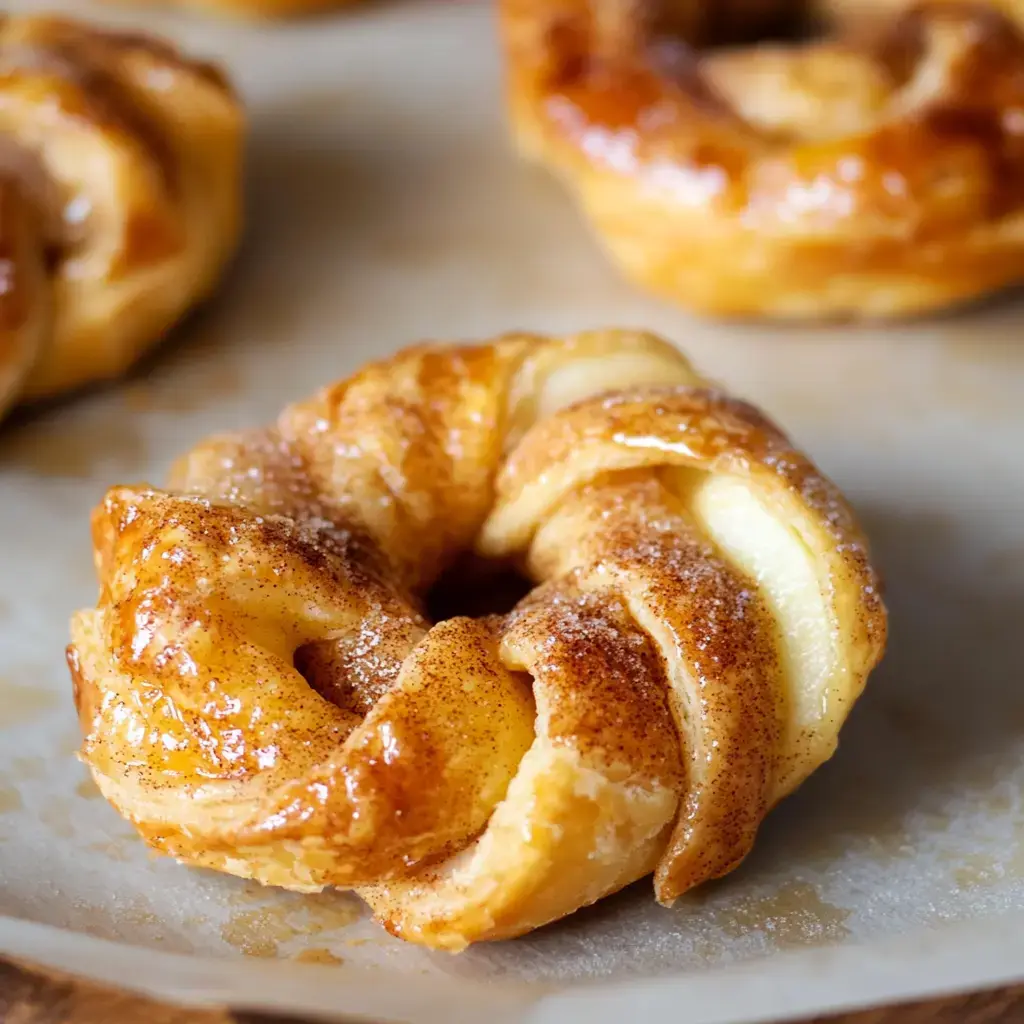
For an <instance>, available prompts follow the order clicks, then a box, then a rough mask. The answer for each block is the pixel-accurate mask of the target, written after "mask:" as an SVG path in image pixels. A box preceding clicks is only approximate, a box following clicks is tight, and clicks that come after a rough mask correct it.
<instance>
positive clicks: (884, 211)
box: [501, 0, 1024, 318]
mask: <svg viewBox="0 0 1024 1024" xmlns="http://www.w3.org/2000/svg"><path fill="white" fill-rule="evenodd" d="M719 6H720V5H718V4H697V3H694V4H685V3H684V4H675V3H672V4H669V3H663V2H660V0H643V2H641V3H625V2H623V0H502V4H501V11H502V26H503V37H504V45H505V52H506V59H507V66H508V74H507V78H508V96H509V104H510V110H511V115H512V122H513V128H514V132H515V135H516V137H517V140H518V143H519V145H520V147H521V148H522V150H523V151H524V153H525V154H526V155H528V156H530V157H531V158H535V159H538V160H540V161H541V162H542V163H544V164H547V165H549V166H550V167H552V168H554V169H555V170H557V172H558V173H559V174H560V176H562V177H563V178H564V179H565V181H566V183H567V185H568V187H569V188H570V190H571V191H572V192H573V193H574V194H575V196H576V198H577V199H578V200H579V202H580V204H581V205H582V207H583V209H584V210H585V212H586V213H587V215H588V216H589V218H590V219H591V221H592V222H593V225H594V227H595V229H596V231H597V233H598V235H599V236H600V237H601V239H602V241H603V242H604V243H605V245H606V247H607V248H608V250H609V252H610V253H611V255H612V256H613V257H614V258H615V259H616V260H617V261H618V263H619V264H620V265H621V266H622V268H623V270H624V271H625V273H626V274H627V275H628V276H630V277H631V278H633V279H635V280H636V281H638V282H640V283H642V284H644V285H646V286H648V287H650V288H651V289H653V290H655V291H657V292H660V293H662V294H663V295H665V296H667V297H670V298H672V299H675V300H677V301H678V302H680V303H681V304H683V305H685V306H688V307H690V308H692V309H694V310H697V311H699V312H703V313H709V314H714V315H726V316H757V317H783V318H849V317H894V316H904V315H911V314H918V313H922V312H926V311H929V310H934V309H938V308H942V307H946V306H950V305H953V304H956V303H961V302H965V301H968V300H971V299H975V298H978V297H979V296H983V295H985V294H987V293H989V292H991V291H993V290H995V289H999V288H1002V287H1004V286H1007V285H1010V284H1013V283H1016V282H1019V281H1020V280H1021V279H1024V185H1022V182H1024V115H1022V111H1024V71H1022V68H1024V19H1022V20H1021V21H1018V20H1016V18H1014V17H1012V16H1011V15H1012V14H1014V13H1016V14H1024V5H1021V4H1020V3H1019V2H1018V0H1007V2H1006V3H1003V4H1001V5H994V4H992V3H988V2H971V0H956V2H953V0H946V2H943V0H924V2H921V3H910V2H908V0H874V2H873V3H870V4H858V3H855V2H853V0H820V2H818V3H816V4H810V5H809V4H799V3H796V2H783V0H775V2H765V3H760V4H752V5H749V8H748V9H746V10H742V9H740V8H743V7H744V5H743V4H738V5H732V4H728V5H725V6H726V8H727V12H726V13H723V14H722V16H721V17H719V16H718V13H720V12H719V11H718V9H719ZM734 6H735V7H736V8H737V9H735V10H733V9H732V8H733V7H734ZM809 6H810V7H814V8H815V9H820V10H821V11H824V12H825V13H830V14H831V15H833V16H834V18H833V20H834V24H833V25H832V28H831V29H830V30H829V32H828V34H827V35H826V37H825V38H822V39H818V40H814V41H810V42H797V43H791V44H782V43H761V44H759V45H754V46H727V47H726V48H723V49H714V48H712V49H707V48H706V47H707V45H708V44H714V43H720V42H722V41H723V40H724V41H725V42H727V43H731V42H735V41H736V40H735V37H736V35H737V29H736V28H735V26H741V28H747V29H749V30H750V32H752V33H753V34H754V35H755V36H756V35H757V33H758V31H759V30H760V29H762V28H763V29H765V30H767V29H770V28H771V27H773V22H777V21H778V20H779V19H785V17H786V16H787V15H792V14H793V13H794V12H796V11H799V10H801V9H806V8H807V7H809ZM1000 7H1002V8H1003V10H1000V9H999V8H1000ZM669 15H671V16H669ZM860 15H863V16H860ZM869 15H871V16H869ZM723 32H724V33H725V35H724V36H723V35H722V33H723ZM748 34H749V33H748ZM739 35H740V36H741V37H742V36H743V35H744V33H743V32H742V31H740V33H739Z"/></svg>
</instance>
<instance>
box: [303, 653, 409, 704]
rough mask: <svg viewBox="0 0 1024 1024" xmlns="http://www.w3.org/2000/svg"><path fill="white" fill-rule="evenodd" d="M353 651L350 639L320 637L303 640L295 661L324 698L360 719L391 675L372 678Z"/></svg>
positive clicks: (384, 687)
mask: <svg viewBox="0 0 1024 1024" xmlns="http://www.w3.org/2000/svg"><path fill="white" fill-rule="evenodd" d="M354 655H355V652H354V651H353V643H352V641H351V640H350V639H337V640H317V641H314V642H313V643H309V644H303V645H302V646H301V647H300V648H299V649H298V650H297V651H296V652H295V654H294V656H293V658H292V663H293V664H294V666H295V668H296V670H297V671H298V672H299V673H300V674H301V675H302V677H303V679H305V680H306V682H307V683H309V685H310V687H311V688H312V689H313V690H316V692H317V693H319V694H320V696H321V697H323V698H324V700H327V701H330V702H331V703H332V704H334V705H335V706H336V707H339V708H341V710H342V711H348V712H350V713H351V714H353V715H356V716H357V717H359V718H360V719H361V718H363V717H364V716H365V715H366V714H367V713H368V712H369V711H370V709H371V708H372V707H373V705H374V704H376V703H377V701H378V700H379V699H380V696H381V693H382V692H383V691H384V690H385V689H386V688H387V684H388V682H390V679H378V678H373V677H372V676H371V675H368V674H367V673H366V672H361V671H359V665H358V663H357V661H356V658H355V656H354ZM383 674H387V675H388V676H390V675H392V673H382V675H383ZM394 674H395V675H397V668H396V672H395V673H394Z"/></svg>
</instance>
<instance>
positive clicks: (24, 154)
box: [0, 17, 243, 414]
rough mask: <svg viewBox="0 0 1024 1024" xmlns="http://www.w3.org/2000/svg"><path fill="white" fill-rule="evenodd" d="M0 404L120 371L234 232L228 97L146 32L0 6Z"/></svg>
mask: <svg viewBox="0 0 1024 1024" xmlns="http://www.w3.org/2000/svg"><path fill="white" fill-rule="evenodd" d="M0 97H2V100H3V102H0V253H2V255H3V257H4V267H5V270H4V274H5V280H4V285H5V287H4V288H0V414H2V413H3V412H4V411H6V410H8V409H10V408H11V407H12V406H14V405H16V404H18V403H19V402H25V401H32V400H34V399H40V398H49V397H52V396H54V395H57V394H60V393H61V392H64V391H68V390H71V389H74V388H78V387H81V386H83V385H86V384H90V383H94V382H96V381H101V380H105V379H108V378H111V377H115V376H117V375H118V374H121V373H123V372H124V371H125V370H126V369H128V367H129V366H131V364H132V363H134V362H135V360H136V359H138V358H139V357H140V356H141V355H142V354H143V353H145V352H146V351H148V350H149V349H150V348H151V347H152V346H153V345H154V344H156V342H158V341H159V340H160V338H161V337H163V335H164V334H165V333H166V331H167V330H168V328H169V327H171V326H172V325H173V324H174V323H175V322H176V321H177V320H178V319H179V318H180V317H181V316H182V315H183V314H184V313H185V312H186V311H187V310H188V309H190V308H191V307H192V306H193V305H195V304H196V302H198V301H199V300H200V299H202V298H204V297H205V296H206V295H207V294H208V293H209V292H210V291H211V289H212V288H213V287H214V285H215V284H216V283H217V280H218V278H219V277H220V274H221V272H222V270H223V268H224V266H225V264H226V262H227V260H228V258H229V257H230V255H231V254H232V252H233V251H234V248H235V244H236V241H237V238H238V233H239V222H240V202H241V181H240V160H241V144H242V135H243V126H242V115H241V111H240V108H239V104H238V101H237V100H236V98H235V96H234V95H233V93H232V91H231V89H230V88H229V86H228V85H227V83H226V82H225V80H224V78H223V77H222V76H221V75H220V73H219V72H218V71H216V70H215V69H214V68H212V67H210V66H208V65H205V64H199V63H196V62H193V61H189V60H186V59H185V58H184V57H182V56H181V55H180V54H179V53H177V51H175V50H174V49H172V48H171V47H169V46H167V45H165V44H163V43H161V42H157V41H155V40H152V39H148V38H143V37H138V36H127V35H119V34H116V33H112V32H107V31H100V30H98V29H95V28H90V27H88V26H86V25H83V24H79V23H76V22H72V21H64V20H58V19H54V18H13V17H11V18H3V19H0Z"/></svg>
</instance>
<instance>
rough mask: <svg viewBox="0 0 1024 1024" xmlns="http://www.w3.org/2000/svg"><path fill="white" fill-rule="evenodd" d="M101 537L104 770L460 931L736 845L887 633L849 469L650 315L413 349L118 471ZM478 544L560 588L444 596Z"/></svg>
mask: <svg viewBox="0 0 1024 1024" xmlns="http://www.w3.org/2000/svg"><path fill="white" fill-rule="evenodd" d="M615 387H618V388H619V390H612V391H610V390H609V389H610V388H615ZM93 540H94V550H95V557H96V565H97V571H98V575H99V579H100V594H99V599H98V602H97V607H96V608H95V609H90V610H88V611H83V612H80V613H79V614H78V615H77V616H76V617H75V619H74V622H73V624H72V637H73V643H72V646H71V648H70V649H69V653H68V660H69V665H70V667H71V672H72V678H73V681H74V686H75V702H76V706H77V707H78V711H79V715H80V719H81V721H82V726H83V731H84V733H85V736H86V739H85V745H84V747H83V758H84V760H85V761H86V762H87V763H88V764H89V766H90V767H91V769H92V771H93V774H94V776H95V778H96V780H97V783H98V784H99V786H100V788H101V790H102V791H103V793H104V794H105V795H106V796H107V797H108V799H110V800H111V802H112V803H113V804H114V805H115V806H116V807H117V808H118V809H119V810H120V811H121V812H122V813H123V814H125V815H126V816H128V817H129V818H131V820H132V821H133V822H134V823H135V825H136V826H137V827H138V829H139V831H140V832H141V833H142V835H143V836H144V837H145V838H146V840H147V841H148V842H149V843H150V844H151V845H153V846H154V847H156V848H157V849H159V850H162V851H164V852H166V853H170V854H172V855H174V856H176V857H178V858H180V859H181V860H183V861H186V862H188V863H192V864H199V865H204V866H207V867H214V868H218V869H220V870H224V871H229V872H232V873H234V874H239V875H243V876H246V877H253V878H257V879H259V880H261V881H263V882H266V883H271V884H279V885H284V886H287V887H289V888H293V889H300V890H310V889H318V888H321V887H323V886H324V885H338V886H351V887H355V888H357V889H358V891H359V892H360V893H361V894H362V895H363V896H364V897H365V898H366V899H367V900H368V902H369V903H370V904H371V906H372V907H373V909H374V911H375V913H376V914H377V916H378V918H379V919H380V920H381V921H382V922H383V923H384V924H385V925H386V927H388V928H389V929H390V930H391V931H392V932H394V933H395V934H397V935H401V936H402V937H404V938H407V939H410V940H412V941H416V942H421V943H424V944H427V945H431V946H438V947H441V948H446V949H458V948H461V947H463V946H465V945H466V944H467V943H469V942H474V941H479V940H483V939H497V938H503V937H507V936H511V935H516V934H520V933H522V932H524V931H527V930H529V929H531V928H534V927H537V926H539V925H541V924H543V923H545V922H547V921H550V920H553V919H555V918H558V917H561V916H563V915H565V914H567V913H571V912H572V911H573V910H575V909H576V908H578V907H580V906H582V905H585V904H587V903H590V902H593V901H594V900H596V899H599V898H601V897H602V896H604V895H606V894H607V893H609V892H612V891H614V890H615V889H617V888H620V887H621V886H623V885H626V884H628V883H629V882H631V881H634V880H635V879H637V878H639V877H641V876H642V875H644V874H646V873H648V872H651V871H654V872H655V889H656V893H657V896H658V898H659V899H660V900H662V901H663V902H671V901H672V900H673V899H675V898H676V896H678V895H679V894H680V893H682V892H684V891H686V890H687V889H689V888H691V887H692V886H694V885H697V884H699V883H700V882H702V881H705V880H706V879H708V878H713V877H716V876H718V875H721V874H724V873H726V872H727V871H729V870H731V869H732V868H733V867H735V865H736V864H738V863H739V862H740V861H741V860H742V859H743V857H744V856H746V854H747V853H748V852H749V850H750V848H751V846H752V844H753V842H754V838H755V835H756V832H757V829H758V826H759V825H760V823H761V820H762V819H763V817H764V815H765V814H766V813H767V811H768V809H769V808H770V807H771V806H772V805H773V804H774V803H775V802H776V801H777V800H779V799H780V798H781V797H783V796H785V795H786V794H787V793H788V792H790V791H791V790H792V789H793V788H795V786H797V785H798V784H799V783H800V782H801V781H802V780H803V779H804V778H805V777H806V776H807V775H808V774H810V772H812V771H813V770H814V769H815V768H816V767H817V766H818V765H819V764H821V763H822V762H823V761H824V760H825V759H827V758H828V757H829V756H830V755H831V753H832V751H833V750H834V748H835V745H836V739H837V736H838V732H839V728H840V726H841V725H842V722H843V720H844V719H845V717H846V714H847V713H848V711H849V709H850V706H851V705H852V703H853V701H854V700H855V699H856V698H857V696H858V695H859V693H860V691H861V689H862V688H863V685H864V682H865V680H866V677H867V674H868V673H869V672H870V670H871V668H872V667H873V666H874V664H875V663H876V662H877V660H878V659H879V657H880V656H881V653H882V650H883V648H884V645H885V622H886V620H885V610H884V608H883V606H882V603H881V600H880V597H879V593H878V585H877V581H876V579H875V577H874V574H873V571H872V569H871V567H870V564H869V563H868V560H867V553H866V547H865V542H864V539H863V537H862V535H861V533H860V530H859V528H858V527H857V525H856V523H855V521H854V519H853V517H852V514H851V512H850V510H849V508H848V507H847V505H846V504H845V502H844V501H843V499H842V497H841V496H840V495H839V493H838V492H837V491H836V490H835V488H834V487H833V486H832V485H831V484H830V483H829V482H828V481H827V480H825V479H824V478H823V477H822V476H821V475H820V474H819V473H818V472H817V470H815V468H814V467H813V466H812V465H811V463H810V462H809V461H808V460H807V459H806V458H805V457H804V456H802V455H801V454H800V453H799V452H796V451H794V450H793V448H792V446H791V445H790V444H789V442H788V441H787V440H786V438H785V437H784V436H783V435H782V434H781V433H780V432H779V431H778V429H777V428H776V427H774V426H773V425H772V424H771V423H770V422H768V421H767V420H766V419H765V418H764V417H763V416H761V415H760V414H759V413H758V412H757V411H756V410H754V409H752V408H751V407H750V406H747V405H745V404H744V403H742V402H738V401H736V400H735V399H732V398H729V397H728V396H725V395H723V394H721V393H719V392H717V391H714V390H712V389H710V388H709V387H708V386H707V382H706V381H704V380H703V379H702V378H700V377H699V376H698V375H697V374H696V373H695V372H694V371H693V370H692V368H691V367H690V366H689V364H688V363H687V362H686V360H685V359H683V358H682V357H681V356H680V355H679V354H678V353H677V352H676V351H675V350H674V349H672V348H671V347H670V346H668V345H667V344H666V343H664V342H662V341H660V340H659V339H657V338H655V337H653V336H650V335H645V334H635V333H630V332H625V331H604V332H591V333H587V334H580V335H574V336H571V337H567V338H543V337H537V336H529V335H510V336H508V337H505V338H501V339H498V340H497V341H495V342H494V343H492V344H490V345H483V346H475V347H465V348H460V347H457V346H449V345H427V346H420V347H417V348H413V349H408V350H406V351H405V352H402V353H399V354H398V355H397V356H395V357H394V358H393V359H391V360H388V361H386V362H383V363H378V364H373V365H371V366H368V367H366V368H365V369H364V370H362V371H361V372H360V373H358V374H356V375H355V376H354V377H353V378H351V379H350V380H348V381H345V382H342V383H339V384H336V385H333V386H331V387H328V388H326V389H324V390H323V391H322V392H320V393H319V394H318V395H315V396H314V397H313V398H311V399H309V400H308V401H305V402H300V403H298V404H296V405H294V406H290V407H289V408H287V409H285V410H284V412H283V413H282V414H281V416H280V417H279V418H278V420H277V422H276V423H275V424H274V425H273V426H271V427H268V428H265V429H263V430H258V431H250V432H247V433H244V434H239V435H234V436H228V437H220V438H213V439H211V440H209V441H207V442H205V443H204V444H202V445H200V446H199V447H198V448H196V449H195V450H194V451H193V452H191V453H190V454H189V455H187V456H186V457H185V458H184V459H182V460H181V461H180V462H179V463H178V465H177V466H176V467H175V469H174V472H173V474H172V483H171V490H168V491H163V490H156V489H152V488H144V487H134V488H131V487H120V488H114V489H113V490H111V491H110V492H109V493H108V495H107V497H106V499H105V500H104V502H103V504H102V505H101V506H100V507H99V508H98V509H97V511H96V513H95V515H94V519H93ZM469 552H474V553H475V555H476V556H477V557H481V558H484V559H490V560H491V561H492V562H503V561H508V560H512V561H516V562H519V563H521V565H522V566H523V568H524V570H525V571H526V572H527V573H528V574H529V576H530V577H531V578H532V579H533V581H534V582H536V583H537V584H538V585H537V587H536V589H535V590H534V591H533V592H532V593H531V594H530V595H529V596H528V597H526V598H525V599H523V600H522V601H521V602H519V604H518V605H517V606H516V607H515V609H514V610H513V611H512V612H510V613H509V614H507V615H505V616H491V617H484V618H481V619H477V620H474V619H469V618H464V617H455V618H452V619H449V620H447V621H444V622H441V623H440V624H438V625H435V626H433V627H431V626H430V624H429V622H428V621H427V620H426V618H425V615H424V599H425V597H426V595H427V593H428V591H429V589H430V588H431V586H432V585H433V584H434V583H435V582H436V581H437V580H438V579H439V578H440V577H441V576H442V575H443V574H444V573H445V572H446V570H448V569H449V568H450V567H451V566H452V565H453V564H454V563H455V562H456V561H457V560H458V559H459V557H460V556H462V555H465V554H466V553H469ZM425 780H429V783H427V782H425Z"/></svg>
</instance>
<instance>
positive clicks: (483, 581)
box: [425, 558, 535, 622]
mask: <svg viewBox="0 0 1024 1024" xmlns="http://www.w3.org/2000/svg"><path fill="white" fill-rule="evenodd" d="M534 586H535V584H534V583H533V582H532V581H531V580H529V579H528V578H527V577H526V576H525V575H524V574H523V573H521V572H519V571H518V570H517V569H516V568H515V567H514V566H512V565H509V564H508V563H506V562H498V561H491V560H488V559H483V558H464V559H462V560H460V561H459V562H458V563H457V564H456V565H454V566H453V567H452V568H451V569H449V570H448V571H447V572H446V573H445V574H444V575H443V576H442V577H441V578H440V579H439V580H438V581H437V583H435V584H434V586H433V587H432V588H431V589H430V591H429V592H428V594H427V597H426V602H425V605H426V615H427V618H429V619H430V620H431V622H443V621H445V620H446V619H453V618H455V617H457V616H460V615H465V616H468V617H469V618H473V619H478V618H482V617H483V616H486V615H507V614H508V613H509V612H510V611H512V609H513V608H514V607H515V606H516V605H517V604H518V603H519V602H520V601H521V600H522V599H523V598H524V597H526V595H527V594H528V593H529V592H530V591H531V590H532V589H533V588H534Z"/></svg>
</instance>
